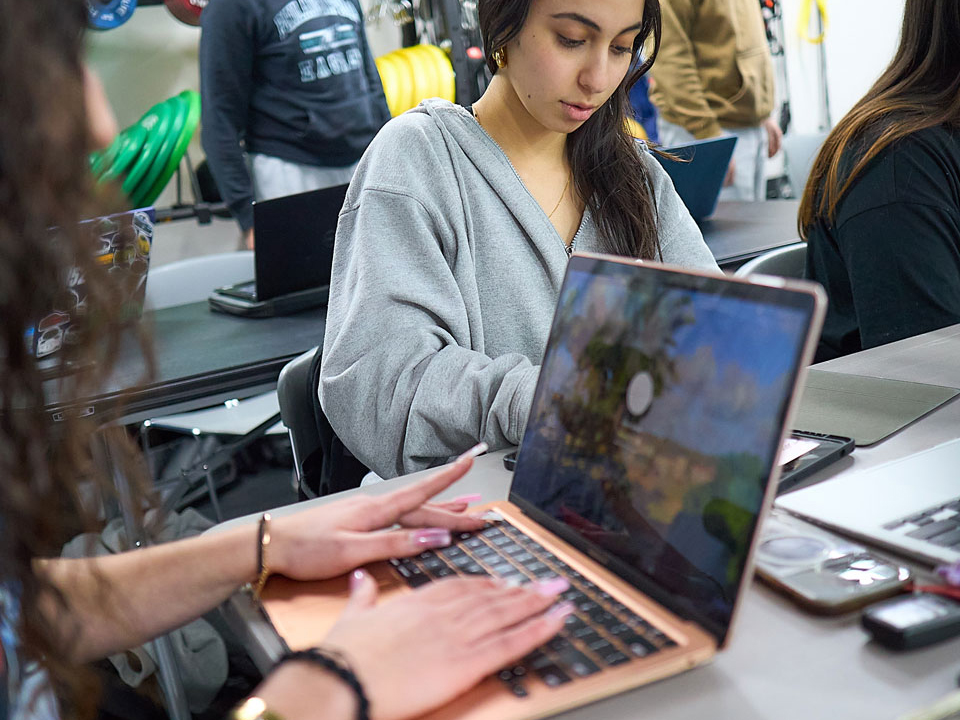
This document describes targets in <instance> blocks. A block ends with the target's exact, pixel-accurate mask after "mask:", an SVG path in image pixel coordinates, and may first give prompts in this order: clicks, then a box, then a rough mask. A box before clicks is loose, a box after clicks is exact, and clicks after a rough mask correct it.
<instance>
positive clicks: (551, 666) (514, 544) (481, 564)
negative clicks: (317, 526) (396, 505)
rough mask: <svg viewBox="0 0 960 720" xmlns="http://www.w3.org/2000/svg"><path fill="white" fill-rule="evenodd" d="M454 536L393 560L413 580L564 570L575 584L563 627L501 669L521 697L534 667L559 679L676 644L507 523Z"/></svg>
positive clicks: (544, 574) (529, 575)
mask: <svg viewBox="0 0 960 720" xmlns="http://www.w3.org/2000/svg"><path fill="white" fill-rule="evenodd" d="M454 539H455V542H454V544H453V545H451V546H450V547H446V548H443V549H441V550H436V551H434V550H430V551H427V552H424V553H421V554H420V555H418V556H416V557H413V558H403V559H400V558H394V559H392V560H390V564H391V565H392V566H393V568H394V569H395V570H396V572H397V573H398V574H399V575H400V576H401V577H402V578H403V579H404V580H405V581H406V582H407V584H408V585H410V586H411V587H419V586H421V585H424V584H426V583H428V582H431V581H432V580H435V579H440V578H444V577H450V576H453V575H492V576H494V577H499V578H504V579H507V580H514V581H517V582H527V581H539V580H548V579H550V578H552V577H557V576H558V575H562V576H563V577H565V578H566V579H567V580H569V581H570V588H569V589H568V590H567V591H566V592H564V593H562V594H561V595H560V596H559V599H562V600H568V601H570V602H572V603H573V604H574V605H575V606H576V608H577V609H576V612H575V613H574V614H572V615H570V616H568V617H567V619H566V626H565V628H564V630H563V631H562V632H561V633H560V634H559V635H557V636H556V637H554V638H553V639H552V640H551V641H550V642H548V643H547V644H546V645H543V646H541V647H540V648H538V649H536V650H534V651H533V652H532V653H530V654H529V655H527V656H526V657H525V658H523V659H522V660H521V661H520V662H519V663H517V664H515V665H512V666H511V667H509V668H504V669H503V670H501V671H500V672H499V673H498V674H497V676H498V677H499V678H500V680H501V681H503V682H504V683H506V684H507V686H508V687H509V688H510V690H511V691H512V692H513V694H514V695H516V696H517V697H526V695H527V689H526V687H525V679H526V678H527V677H528V676H529V675H535V676H537V677H539V678H540V679H541V680H542V681H543V682H544V683H546V684H547V685H548V686H550V687H556V686H558V685H563V684H566V683H568V682H571V681H572V680H574V679H576V678H581V677H588V676H590V675H593V674H595V673H597V672H600V671H601V670H603V669H604V668H607V667H615V666H618V665H622V664H624V663H628V662H631V661H632V660H634V659H636V658H642V657H647V656H649V655H652V654H654V653H656V652H658V651H660V650H662V649H664V648H668V647H674V646H675V645H676V643H675V642H674V641H673V640H671V639H670V638H669V637H667V636H666V635H665V634H664V633H663V632H661V631H660V630H658V629H657V628H656V627H654V626H653V625H651V624H650V623H649V622H648V621H646V620H644V619H643V618H641V617H640V616H639V615H637V614H635V613H634V612H632V611H631V610H630V609H629V608H627V606H626V605H624V604H622V603H620V602H619V601H617V600H616V599H615V598H614V597H612V596H611V595H609V594H608V593H606V592H604V591H603V590H602V589H601V588H599V587H597V585H595V584H594V583H592V582H591V581H590V580H588V579H587V578H585V577H584V576H583V575H581V574H580V573H579V572H577V571H576V570H574V569H573V568H571V567H570V566H569V565H567V564H566V563H564V562H563V561H562V560H560V559H559V558H557V557H555V556H554V555H553V554H551V553H550V551H549V550H547V549H546V548H544V547H543V546H542V545H540V544H539V543H537V542H535V541H534V540H532V539H530V538H529V537H527V536H526V535H525V534H523V533H522V532H521V531H520V530H518V529H517V528H515V527H513V526H512V525H510V524H509V523H506V522H501V523H498V524H497V525H495V526H493V527H489V528H486V529H485V530H481V531H479V532H476V533H460V534H459V535H455V537H454Z"/></svg>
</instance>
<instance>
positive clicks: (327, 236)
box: [253, 185, 349, 301]
mask: <svg viewBox="0 0 960 720" xmlns="http://www.w3.org/2000/svg"><path fill="white" fill-rule="evenodd" d="M348 187H349V186H348V185H338V186H336V187H329V188H321V189H320V190H311V191H310V192H305V193H298V194H296V195H287V196H285V197H280V198H275V199H273V200H262V201H260V202H257V203H254V205H253V225H254V233H255V234H256V237H257V244H256V249H255V251H254V252H255V256H254V262H255V265H256V281H257V300H260V301H262V300H272V299H273V298H277V297H280V296H282V295H288V294H290V293H294V292H300V291H302V290H308V289H310V288H317V287H321V286H323V285H329V284H330V269H331V267H332V266H333V241H334V237H335V236H336V232H337V220H338V218H339V216H340V208H342V207H343V200H344V198H345V197H346V194H347V188H348Z"/></svg>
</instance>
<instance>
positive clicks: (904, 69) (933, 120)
mask: <svg viewBox="0 0 960 720" xmlns="http://www.w3.org/2000/svg"><path fill="white" fill-rule="evenodd" d="M958 37H960V3H958V2H957V0H907V3H906V6H905V7H904V11H903V27H902V29H901V31H900V47H899V48H898V49H897V53H896V55H895V56H894V59H893V62H891V63H890V66H889V67H888V68H887V69H886V70H885V71H884V73H883V74H882V75H881V76H880V79H879V80H877V82H876V83H875V84H874V85H873V87H872V88H870V91H869V92H868V93H867V94H866V95H865V96H864V97H863V98H862V99H861V100H860V101H859V102H858V103H857V104H856V105H854V106H853V109H852V110H851V111H850V112H849V113H847V114H846V116H845V117H844V118H843V119H842V120H841V121H840V122H839V123H837V126H836V127H835V128H834V129H833V131H832V132H831V133H830V134H829V135H828V136H827V139H826V141H825V142H824V144H823V147H822V148H821V150H820V153H819V154H818V155H817V159H816V161H815V162H814V164H813V169H812V170H811V172H810V178H809V179H808V180H807V186H806V189H805V190H804V192H803V200H802V201H801V203H800V216H799V220H798V224H799V226H800V234H801V236H803V237H806V234H807V231H808V230H809V229H810V227H811V226H812V225H813V223H814V222H815V221H816V220H817V218H818V217H824V218H826V219H827V220H828V221H830V222H832V221H833V220H834V218H835V217H836V211H837V205H838V203H839V202H840V200H841V198H842V197H843V195H844V193H846V192H847V190H849V188H850V186H851V184H852V183H853V181H854V180H855V179H856V178H857V176H858V175H859V174H860V173H861V172H863V169H864V168H865V167H866V166H867V165H868V164H869V163H870V161H871V160H873V159H874V158H875V157H876V156H877V155H878V154H880V153H881V152H883V150H884V149H885V148H887V147H889V146H890V145H892V144H893V143H895V142H897V141H898V140H902V139H903V138H905V137H907V136H908V135H912V134H913V133H916V132H919V131H920V130H925V129H927V128H931V127H936V126H938V125H953V126H956V125H958V124H960V41H958V40H957V38H958ZM862 147H865V148H866V149H865V150H861V148H862ZM850 152H855V153H856V155H857V157H856V158H855V160H856V161H855V164H854V165H853V169H852V170H851V171H850V172H849V173H846V174H844V173H843V171H842V169H841V161H844V163H847V162H849V160H848V159H847V155H848V154H849V153H850Z"/></svg>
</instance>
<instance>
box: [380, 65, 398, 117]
mask: <svg viewBox="0 0 960 720" xmlns="http://www.w3.org/2000/svg"><path fill="white" fill-rule="evenodd" d="M376 63H377V70H378V71H379V72H380V83H381V84H382V85H383V94H384V95H385V96H386V98H387V107H388V108H389V109H390V115H391V116H392V117H396V116H397V115H399V114H400V98H399V95H398V93H397V70H396V66H395V65H394V62H393V58H391V57H389V56H388V55H383V56H381V57H378V58H377V59H376Z"/></svg>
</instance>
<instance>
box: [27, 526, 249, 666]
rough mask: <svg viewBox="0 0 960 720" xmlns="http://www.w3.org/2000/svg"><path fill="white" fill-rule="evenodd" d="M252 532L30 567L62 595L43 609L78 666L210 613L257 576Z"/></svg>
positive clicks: (247, 530) (233, 531)
mask: <svg viewBox="0 0 960 720" xmlns="http://www.w3.org/2000/svg"><path fill="white" fill-rule="evenodd" d="M257 532H258V529H257V525H256V524H255V523H252V524H250V525H249V526H245V527H242V528H238V529H236V530H231V531H228V532H223V533H215V534H207V535H202V536H200V537H196V538H191V539H188V540H179V541H177V542H172V543H166V544H164V545H157V546H153V547H149V548H143V549H140V550H133V551H130V552H126V553H120V554H117V555H111V556H107V557H98V558H82V559H76V560H68V559H60V558H58V559H51V560H44V561H40V562H38V563H37V570H38V572H40V573H44V574H46V575H47V577H48V578H49V579H50V581H51V582H52V584H53V585H54V586H55V587H56V588H57V589H59V590H60V592H61V593H63V595H64V597H65V599H66V601H67V605H68V607H69V609H70V613H69V614H68V615H67V616H64V614H63V612H62V610H61V608H59V607H58V605H57V604H56V603H55V601H54V600H53V598H47V599H46V600H45V601H44V603H43V608H44V610H45V612H46V613H47V614H48V616H49V617H50V618H51V619H53V621H54V622H55V623H56V624H57V625H58V626H60V629H61V632H62V634H63V637H64V638H65V639H66V638H73V634H74V633H75V632H79V637H78V638H77V639H76V644H75V645H74V646H73V650H74V653H75V659H76V660H78V661H86V660H92V659H96V658H101V657H105V656H107V655H109V654H111V653H114V652H117V651H120V650H123V649H126V648H130V647H135V646H137V645H140V644H142V643H144V642H146V641H148V640H151V639H153V638H155V637H157V636H158V635H161V634H163V633H165V632H168V631H169V630H172V629H174V628H177V627H180V626H181V625H184V624H185V623H187V622H190V621H192V620H194V619H196V618H197V617H199V616H200V615H202V614H203V613H205V612H207V611H209V610H211V609H212V608H214V607H216V606H217V605H218V604H220V603H221V602H222V601H223V600H225V599H226V598H227V597H229V596H230V594H231V593H233V592H234V591H235V590H236V589H237V588H238V587H240V586H241V585H243V584H244V583H246V582H249V581H251V580H253V579H254V577H255V575H256V573H257Z"/></svg>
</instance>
